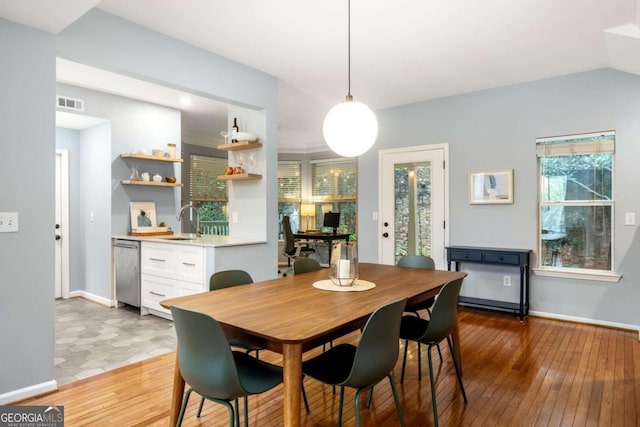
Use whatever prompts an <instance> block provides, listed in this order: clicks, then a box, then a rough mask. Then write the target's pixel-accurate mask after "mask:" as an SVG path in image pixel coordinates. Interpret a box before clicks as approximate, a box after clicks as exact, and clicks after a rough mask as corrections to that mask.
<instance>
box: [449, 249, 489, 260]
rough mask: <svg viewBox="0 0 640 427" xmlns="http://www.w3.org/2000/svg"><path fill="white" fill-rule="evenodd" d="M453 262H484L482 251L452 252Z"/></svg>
mask: <svg viewBox="0 0 640 427" xmlns="http://www.w3.org/2000/svg"><path fill="white" fill-rule="evenodd" d="M450 257H451V261H470V262H482V251H466V250H465V251H456V250H452V251H451V252H450Z"/></svg>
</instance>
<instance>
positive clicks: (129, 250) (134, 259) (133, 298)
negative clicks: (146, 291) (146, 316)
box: [113, 239, 140, 307]
mask: <svg viewBox="0 0 640 427" xmlns="http://www.w3.org/2000/svg"><path fill="white" fill-rule="evenodd" d="M113 263H114V268H115V281H116V300H118V302H122V303H125V304H128V305H132V306H134V307H140V242H138V241H135V240H124V239H114V241H113Z"/></svg>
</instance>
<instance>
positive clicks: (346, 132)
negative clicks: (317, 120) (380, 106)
mask: <svg viewBox="0 0 640 427" xmlns="http://www.w3.org/2000/svg"><path fill="white" fill-rule="evenodd" d="M348 7H349V13H348V17H349V27H348V29H349V31H348V33H349V46H348V59H349V63H348V90H347V97H346V100H345V102H342V103H340V104H338V105H336V106H335V107H333V108H332V109H331V110H329V112H328V113H327V116H326V117H325V119H324V125H323V127H322V131H323V134H324V139H325V141H326V142H327V145H328V146H329V148H331V150H333V152H335V153H336V154H339V155H340V156H344V157H356V156H359V155H361V154H363V153H365V152H366V151H367V150H369V148H371V146H372V145H373V143H374V142H375V141H376V137H377V136H378V121H377V120H376V116H375V114H373V111H371V109H370V108H369V107H367V106H366V105H364V104H363V103H361V102H354V101H353V96H352V95H351V0H348Z"/></svg>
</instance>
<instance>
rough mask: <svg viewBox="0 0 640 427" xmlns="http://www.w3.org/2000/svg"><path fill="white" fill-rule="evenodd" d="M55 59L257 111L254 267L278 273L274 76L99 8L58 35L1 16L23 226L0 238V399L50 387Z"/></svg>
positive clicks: (3, 107) (4, 199) (13, 177)
mask: <svg viewBox="0 0 640 427" xmlns="http://www.w3.org/2000/svg"><path fill="white" fill-rule="evenodd" d="M56 55H58V56H60V57H62V58H65V59H70V60H73V61H76V62H80V63H84V64H87V65H91V66H96V67H100V68H104V69H106V70H110V71H117V72H120V73H122V74H125V75H129V76H133V77H138V78H142V79H145V80H149V81H153V82H158V83H161V84H164V85H167V86H171V87H177V88H180V89H182V90H186V91H189V92H192V93H196V94H201V95H204V96H210V97H212V98H215V99H219V100H223V101H229V102H231V103H234V104H237V105H244V106H249V107H252V108H255V109H258V110H261V111H262V112H263V114H264V117H265V120H266V125H265V129H266V131H265V136H264V140H265V147H264V148H263V150H262V152H263V154H264V156H265V157H264V159H265V163H264V171H263V174H264V177H263V179H264V180H265V183H266V184H265V186H266V188H265V194H264V200H265V202H264V204H263V205H262V204H261V206H260V207H259V208H260V209H261V210H262V209H264V212H259V213H258V215H263V216H264V217H265V218H266V221H265V223H266V224H267V233H266V236H267V237H269V236H274V237H273V238H271V239H270V240H269V242H268V244H265V245H263V246H264V251H263V256H260V257H256V258H255V259H254V260H253V262H254V263H256V267H259V268H261V269H265V270H266V269H267V268H270V269H271V270H275V269H274V268H273V266H274V265H275V264H276V259H277V258H276V252H277V243H276V238H275V236H276V233H277V218H276V214H277V188H276V176H277V175H276V172H277V168H276V165H277V161H276V156H277V150H276V127H277V80H276V79H275V78H274V77H272V76H269V75H267V74H265V73H262V72H260V71H257V70H254V69H252V68H249V67H246V66H243V65H241V64H238V63H236V62H233V61H230V60H227V59H225V58H223V57H220V56H216V55H213V54H211V53H209V52H206V51H204V50H201V49H198V48H195V47H193V46H190V45H187V44H185V43H182V42H179V41H176V40H174V39H171V38H169V37H166V36H163V35H161V34H159V33H157V32H154V31H152V30H149V29H146V28H143V27H140V26H138V25H135V24H133V23H131V22H128V21H125V20H123V19H120V18H116V17H114V16H112V15H109V14H107V13H104V12H101V11H98V10H92V11H90V12H89V13H88V14H87V15H85V16H84V17H82V18H80V19H79V20H77V21H76V22H75V23H74V24H72V25H71V26H70V27H69V28H67V29H65V30H64V31H62V32H61V33H59V34H58V35H56V36H54V35H51V34H47V33H44V32H41V31H37V30H34V29H31V28H28V27H24V26H21V25H17V24H14V23H11V22H9V21H6V20H2V19H0V88H1V90H2V94H3V96H4V97H5V99H11V103H7V102H5V103H2V104H0V117H2V120H0V135H2V140H3V141H5V142H6V143H5V142H3V144H2V148H3V155H2V159H3V160H2V167H1V168H0V179H1V180H2V182H3V183H4V185H3V187H2V189H1V190H0V212H5V211H8V212H13V211H17V212H19V213H20V227H21V228H20V232H19V233H8V234H1V235H0V263H1V264H0V269H1V271H2V286H0V313H1V314H0V316H1V317H0V336H2V337H3V343H6V345H2V346H0V402H8V401H10V400H8V399H12V398H14V399H15V396H24V395H29V394H33V393H38V392H41V391H43V390H45V389H47V388H49V387H51V384H52V383H53V357H54V281H53V275H54V265H53V264H54V239H53V236H54V212H53V211H54V179H53V177H54V161H53V159H54V156H55V118H54V111H55V108H54V100H55V95H56V83H55V57H56ZM27 112H28V113H27ZM167 142H168V141H163V145H166V143H167ZM120 148H121V147H116V148H115V149H113V150H112V151H111V152H110V154H109V157H108V159H115V158H116V157H117V155H119V154H121V153H120ZM114 176H118V178H119V175H117V174H116V175H114ZM113 206H115V203H114V205H113ZM117 221H118V219H117V218H116V219H114V221H113V222H112V223H116V222H117ZM107 232H108V233H109V234H110V233H111V232H112V230H108V231H107ZM101 244H102V243H101ZM107 259H109V255H107ZM34 265H35V267H34ZM274 274H275V271H274ZM53 384H54V385H55V383H53ZM23 389H24V390H23ZM21 392H23V393H24V394H20V393H21Z"/></svg>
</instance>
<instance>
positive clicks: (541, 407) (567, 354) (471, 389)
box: [19, 308, 640, 427]
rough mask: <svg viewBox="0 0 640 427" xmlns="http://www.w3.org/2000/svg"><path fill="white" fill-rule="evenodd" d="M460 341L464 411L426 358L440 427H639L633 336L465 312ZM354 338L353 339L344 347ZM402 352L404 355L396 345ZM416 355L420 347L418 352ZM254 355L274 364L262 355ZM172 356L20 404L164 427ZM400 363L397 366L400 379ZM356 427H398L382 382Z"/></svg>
mask: <svg viewBox="0 0 640 427" xmlns="http://www.w3.org/2000/svg"><path fill="white" fill-rule="evenodd" d="M459 318H460V337H461V341H462V342H461V349H462V355H463V364H464V365H463V369H464V375H463V379H464V385H465V389H466V391H467V396H468V399H469V403H468V404H467V405H465V404H464V403H463V401H462V396H461V395H460V391H459V388H458V385H457V383H456V377H455V371H454V369H453V365H452V364H451V358H450V355H449V352H448V350H447V349H446V348H445V347H446V345H445V346H442V347H443V355H444V363H442V364H441V363H440V362H439V360H438V356H437V354H436V353H435V352H434V370H435V375H436V388H437V397H438V398H437V402H438V413H439V415H440V425H442V426H517V425H545V426H637V425H640V343H639V342H638V334H637V333H636V332H631V331H620V330H616V329H608V328H601V327H595V326H589V325H582V324H575V323H567V322H560V321H555V320H549V319H542V318H536V317H532V318H530V319H529V320H528V321H526V322H524V323H520V322H519V321H518V319H517V318H516V317H513V316H511V315H509V314H503V313H495V312H489V311H480V310H474V309H468V308H463V309H461V310H460V317H459ZM356 339H357V335H356V334H352V335H350V336H348V337H345V339H344V340H346V341H348V340H353V341H355V340H356ZM401 351H402V348H401ZM423 352H424V350H423ZM261 358H263V359H265V360H269V361H272V362H274V363H279V361H280V360H281V357H280V356H279V355H277V354H274V353H269V352H267V351H264V352H261ZM174 361H175V353H171V354H167V355H163V356H158V357H155V358H153V359H149V360H146V361H142V362H138V363H136V364H133V365H130V366H126V367H123V368H120V369H117V370H115V371H111V372H107V373H104V374H100V375H98V376H96V377H92V378H87V379H85V380H81V381H78V382H75V383H72V384H67V385H65V386H62V387H61V388H60V389H59V390H58V391H56V392H53V393H50V394H47V395H44V396H41V397H38V398H34V399H29V400H26V401H23V402H20V403H19V404H24V405H27V404H29V405H36V404H37V405H64V406H65V421H66V425H67V426H83V425H91V426H110V425H118V426H166V425H168V420H169V407H170V403H171V386H172V379H173V366H174ZM427 366H428V365H427V358H426V353H425V354H423V377H422V381H418V376H417V359H416V346H415V344H413V345H411V344H410V349H409V360H408V362H407V373H406V378H405V382H404V384H403V385H400V384H398V391H399V393H400V400H401V403H402V407H403V411H404V414H405V420H406V423H407V425H408V426H428V425H433V415H432V411H431V392H430V389H429V375H428V371H427V369H428V368H427ZM400 367H401V357H400V358H399V363H398V365H397V366H396V369H395V372H394V374H395V378H396V383H397V381H398V380H399V377H400ZM305 387H306V390H307V394H308V396H309V405H310V407H311V414H309V415H303V417H302V424H303V425H304V426H321V427H323V426H332V425H335V424H336V420H337V409H338V408H337V406H338V395H337V394H336V395H334V394H332V392H331V387H326V386H322V385H320V384H318V383H316V382H314V381H312V380H310V379H307V380H305ZM198 402H199V399H198V396H195V395H194V396H192V398H191V400H190V402H189V407H188V409H187V413H186V416H185V422H184V423H183V425H185V426H200V425H207V426H226V425H228V421H227V413H226V409H224V408H223V407H222V406H221V405H217V404H214V403H212V402H207V403H206V404H205V408H204V410H203V414H202V417H201V418H200V419H198V418H196V416H195V412H196V409H197V404H198ZM249 409H250V412H249V421H250V425H252V426H281V425H282V424H283V422H282V421H283V420H282V387H281V386H279V387H277V388H275V389H274V390H272V391H270V392H268V393H265V394H263V395H261V396H253V397H251V398H249ZM344 417H345V419H344V424H345V425H354V422H355V419H354V408H353V391H350V390H348V391H347V392H346V393H345V412H344ZM362 420H363V425H366V426H394V425H399V422H398V419H397V416H396V412H395V408H394V405H393V398H392V396H391V390H390V388H389V385H388V383H386V384H385V383H384V382H383V383H381V384H380V385H378V386H377V387H376V389H375V394H374V400H373V403H372V405H371V408H370V409H366V408H364V407H363V408H362Z"/></svg>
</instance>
